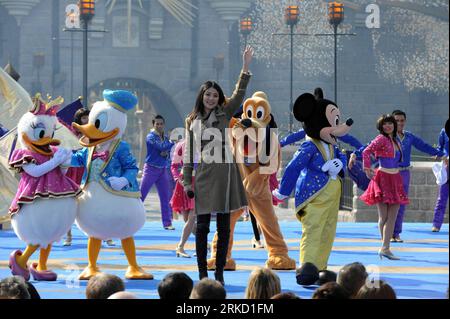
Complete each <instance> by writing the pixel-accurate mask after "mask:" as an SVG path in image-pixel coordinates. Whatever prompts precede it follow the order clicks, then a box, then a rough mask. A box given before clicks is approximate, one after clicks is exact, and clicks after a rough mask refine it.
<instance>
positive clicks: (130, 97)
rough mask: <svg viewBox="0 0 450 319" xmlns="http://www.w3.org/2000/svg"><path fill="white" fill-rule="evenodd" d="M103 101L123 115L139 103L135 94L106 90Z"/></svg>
mask: <svg viewBox="0 0 450 319" xmlns="http://www.w3.org/2000/svg"><path fill="white" fill-rule="evenodd" d="M103 99H104V100H105V101H107V102H108V103H109V104H110V105H111V106H112V107H114V108H115V109H117V110H119V111H121V112H123V113H126V112H127V111H129V110H131V109H133V108H134V107H135V106H136V104H137V102H138V100H137V97H136V96H135V95H134V94H133V93H131V92H130V91H125V90H104V91H103Z"/></svg>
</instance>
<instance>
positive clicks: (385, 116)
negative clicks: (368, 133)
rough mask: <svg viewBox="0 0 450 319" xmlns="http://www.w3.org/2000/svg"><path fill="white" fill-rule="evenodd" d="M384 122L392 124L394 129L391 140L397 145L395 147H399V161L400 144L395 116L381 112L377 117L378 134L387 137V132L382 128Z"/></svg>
mask: <svg viewBox="0 0 450 319" xmlns="http://www.w3.org/2000/svg"><path fill="white" fill-rule="evenodd" d="M385 123H392V124H394V131H393V132H392V140H393V141H394V143H395V145H397V148H398V149H399V151H400V153H401V159H400V161H402V160H403V151H402V146H401V145H400V144H399V143H398V140H397V121H396V120H395V117H394V116H393V115H392V114H383V115H381V116H380V118H379V119H378V121H377V130H378V131H379V132H380V134H383V135H384V136H386V137H389V134H386V133H385V132H384V130H383V125H384V124H385Z"/></svg>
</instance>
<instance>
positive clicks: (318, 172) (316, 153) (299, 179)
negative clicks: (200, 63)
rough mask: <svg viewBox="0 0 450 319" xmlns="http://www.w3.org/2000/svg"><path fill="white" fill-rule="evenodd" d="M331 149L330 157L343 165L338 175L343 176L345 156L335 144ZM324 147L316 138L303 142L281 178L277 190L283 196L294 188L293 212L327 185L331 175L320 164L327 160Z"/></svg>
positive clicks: (301, 207)
mask: <svg viewBox="0 0 450 319" xmlns="http://www.w3.org/2000/svg"><path fill="white" fill-rule="evenodd" d="M329 147H330V149H331V154H330V155H331V159H333V158H339V159H340V160H341V161H342V164H343V165H344V168H343V170H342V171H341V172H340V173H339V177H338V178H341V177H344V169H345V167H347V158H346V156H345V155H344V154H342V153H341V152H340V151H339V149H338V148H337V147H336V146H331V145H330V146H329ZM325 158H326V153H325V149H324V147H323V146H322V143H321V142H320V141H318V140H314V139H311V140H307V141H305V142H303V144H302V145H301V147H300V149H299V150H298V151H297V152H296V153H295V154H294V157H293V159H292V160H291V161H290V162H289V164H288V165H287V167H286V170H285V172H284V175H283V178H282V179H281V183H280V187H279V192H280V193H281V194H282V195H284V196H289V195H290V194H291V193H292V190H293V189H294V187H296V190H295V208H296V209H295V212H296V213H297V214H299V213H301V210H302V209H303V208H304V207H305V206H306V205H307V204H308V203H309V202H311V201H312V200H313V199H314V198H315V197H317V196H318V195H319V194H320V192H321V191H322V190H323V189H324V188H325V187H326V186H327V185H328V183H329V182H330V179H331V177H330V176H329V175H328V172H325V173H324V172H323V171H322V166H323V165H324V164H325V162H326V161H327V160H325Z"/></svg>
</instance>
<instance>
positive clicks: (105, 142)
mask: <svg viewBox="0 0 450 319" xmlns="http://www.w3.org/2000/svg"><path fill="white" fill-rule="evenodd" d="M103 98H104V100H103V101H99V102H96V103H94V105H93V107H92V109H91V112H90V113H89V122H88V124H86V125H78V124H76V123H73V124H72V125H73V127H74V128H75V129H77V130H78V131H79V132H81V133H82V134H83V135H82V137H81V138H80V140H79V142H80V144H81V145H82V146H84V148H83V149H81V150H79V151H77V152H76V153H74V154H73V155H72V162H71V166H78V167H81V166H82V167H85V168H86V170H85V173H84V175H83V179H82V182H81V188H82V189H83V194H82V195H81V196H80V198H79V206H78V215H77V218H76V224H77V226H78V227H79V228H80V229H81V230H82V231H83V232H84V233H85V234H86V235H87V236H89V242H88V259H89V264H88V266H87V267H86V269H85V270H84V271H83V272H82V273H81V275H80V276H79V279H80V280H89V279H90V278H91V277H92V276H95V275H97V274H98V273H100V270H99V268H98V267H97V258H98V255H99V253H100V248H101V244H102V240H106V239H110V238H120V239H121V241H122V248H123V250H124V252H125V255H126V257H127V260H128V264H129V267H128V270H127V272H126V274H125V277H126V278H127V279H153V275H151V274H148V273H146V272H145V271H144V270H143V269H142V268H141V267H139V266H138V264H137V262H136V248H135V243H134V239H133V235H134V234H135V233H136V232H137V231H138V230H139V229H141V227H142V226H143V225H144V223H145V209H144V206H143V204H142V202H141V200H140V192H139V185H138V182H137V179H136V176H137V173H138V168H137V166H136V160H135V158H134V156H133V155H132V154H131V151H130V146H129V145H128V144H127V143H126V142H124V141H122V140H121V138H122V135H123V134H124V132H125V128H126V126H127V115H126V112H127V111H129V110H131V109H133V108H134V107H135V106H136V104H137V98H136V97H135V96H134V95H133V94H132V93H131V92H128V91H124V90H115V91H112V90H104V91H103Z"/></svg>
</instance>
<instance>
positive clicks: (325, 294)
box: [312, 281, 348, 299]
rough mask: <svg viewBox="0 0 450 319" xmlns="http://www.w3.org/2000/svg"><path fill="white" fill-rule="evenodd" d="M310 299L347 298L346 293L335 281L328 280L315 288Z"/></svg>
mask: <svg viewBox="0 0 450 319" xmlns="http://www.w3.org/2000/svg"><path fill="white" fill-rule="evenodd" d="M312 299H348V294H347V293H346V292H345V290H344V288H342V287H341V286H340V285H339V284H338V283H337V282H334V281H330V282H327V283H326V284H324V285H322V286H320V287H319V288H317V289H316V291H314V294H313V296H312Z"/></svg>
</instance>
